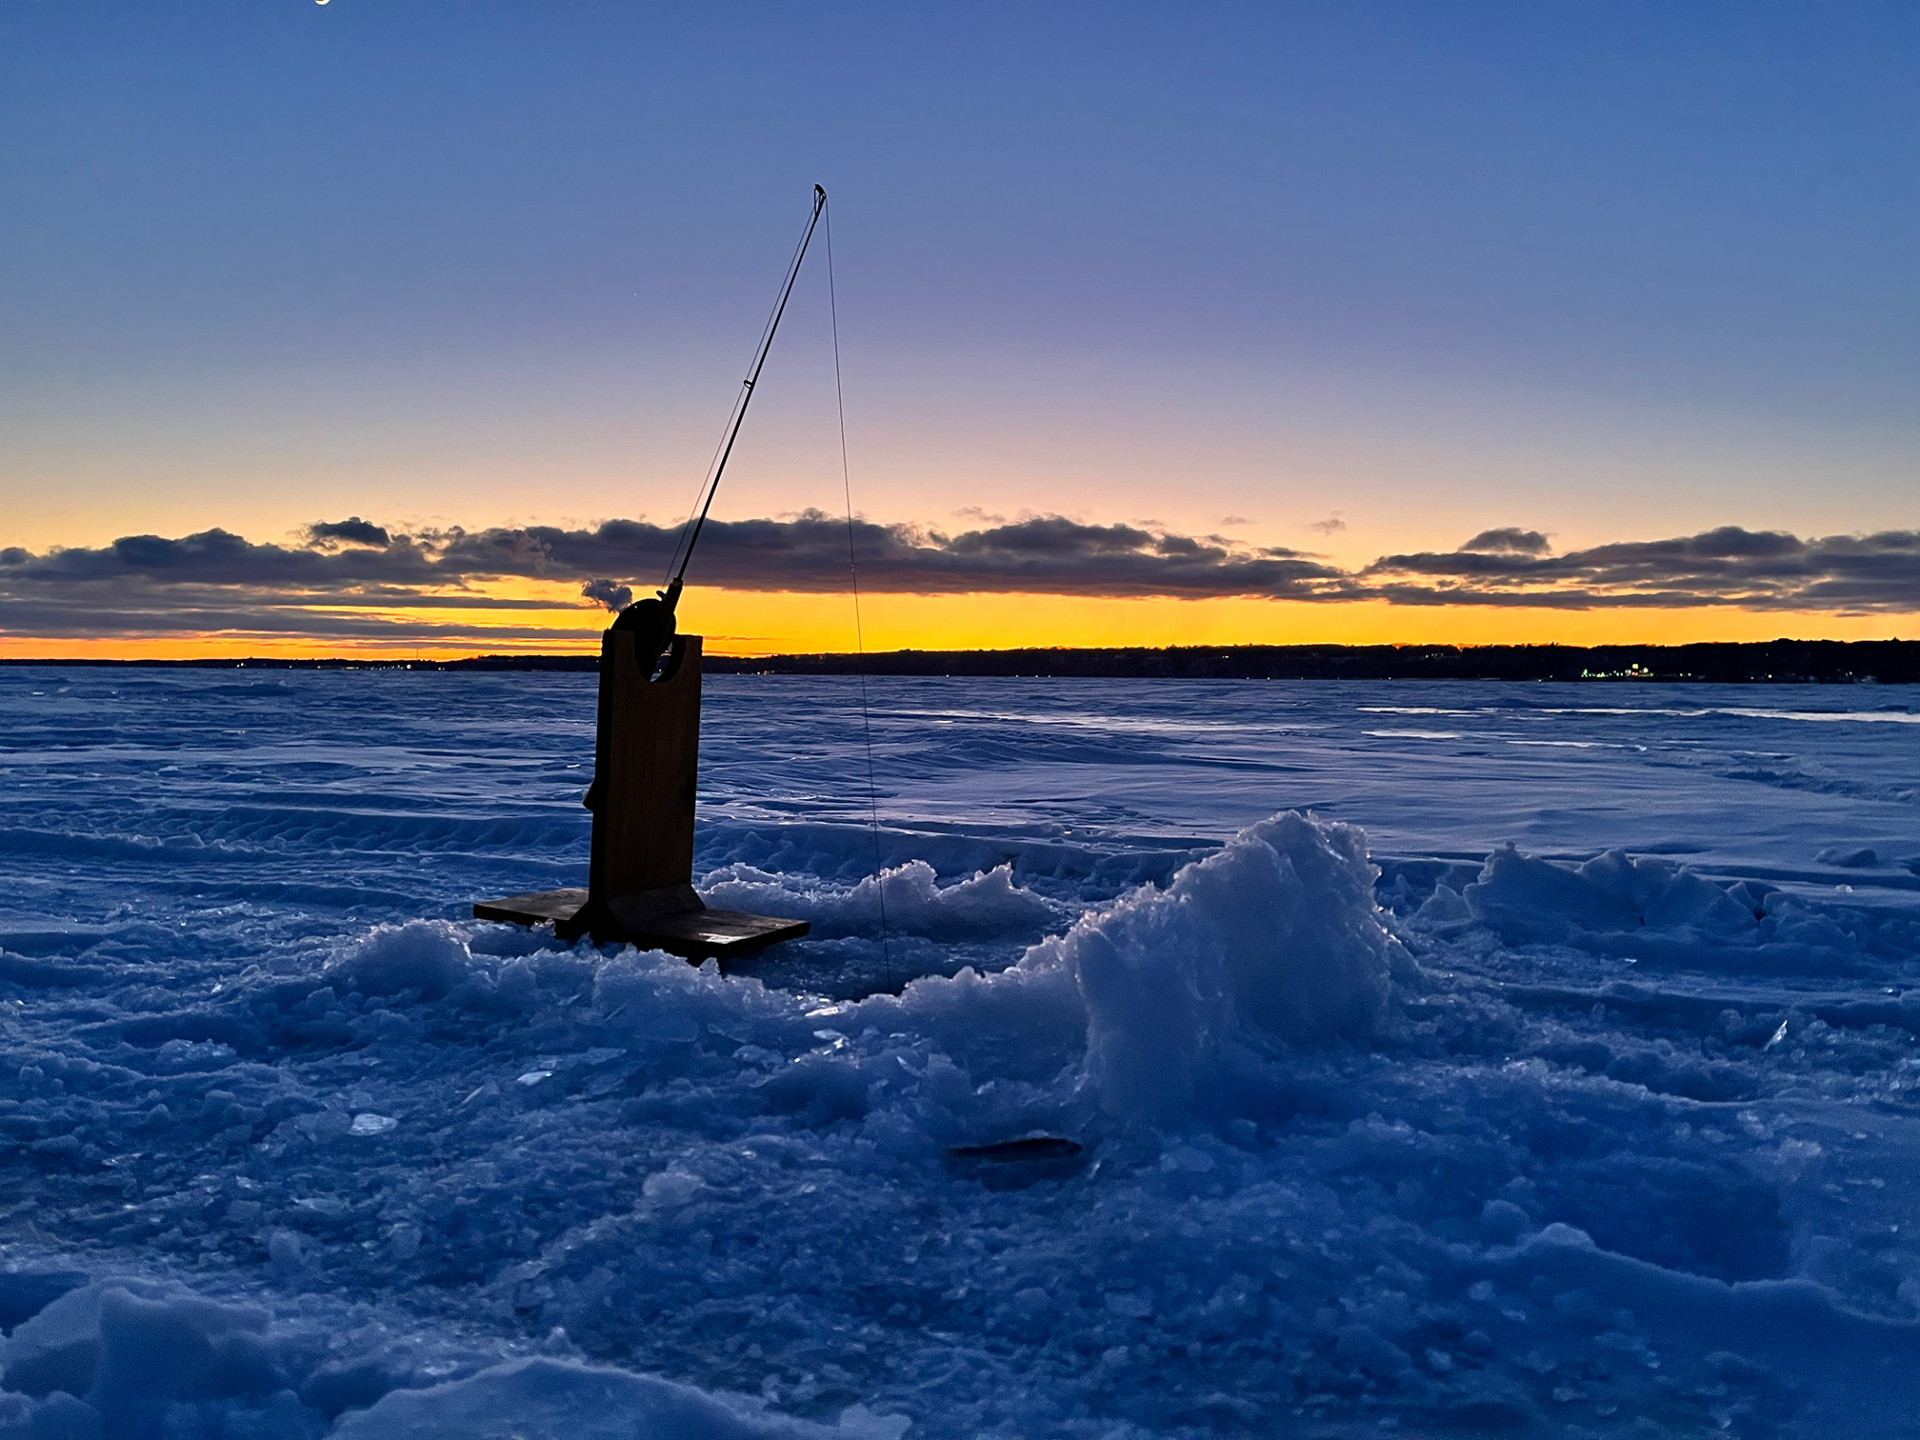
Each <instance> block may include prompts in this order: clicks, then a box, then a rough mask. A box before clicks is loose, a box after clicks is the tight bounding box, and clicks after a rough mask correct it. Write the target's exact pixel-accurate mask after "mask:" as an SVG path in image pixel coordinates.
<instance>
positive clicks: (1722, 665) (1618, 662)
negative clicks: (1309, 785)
mask: <svg viewBox="0 0 1920 1440" xmlns="http://www.w3.org/2000/svg"><path fill="white" fill-rule="evenodd" d="M598 665H599V657H598V656H596V655H592V654H584V655H479V656H474V657H471V658H469V659H464V660H405V659H393V660H377V659H359V658H347V657H341V658H336V659H318V660H284V659H274V658H249V659H204V660H96V659H72V658H60V657H49V658H46V659H11V658H0V666H12V667H21V666H61V667H75V668H88V669H95V668H104V667H125V666H145V667H149V668H156V669H191V670H437V671H467V670H477V671H527V672H540V671H559V672H582V671H584V672H592V671H593V670H595V669H597V668H598ZM706 670H707V673H709V674H714V675H859V674H865V675H899V676H964V677H969V678H995V677H998V678H1008V679H1015V678H1027V679H1123V680H1160V679H1165V680H1513V681H1519V680H1590V681H1619V680H1640V681H1658V682H1666V683H1680V682H1688V681H1691V682H1697V683H1706V684H1736V685H1737V684H1786V685H1804V684H1859V683H1868V682H1876V683H1879V684H1883V685H1910V684H1913V683H1915V682H1916V681H1920V640H1765V641H1751V642H1728V643H1723V644H1715V643H1706V644H1697V645H1467V646H1457V645H1190V646H1173V647H1168V648H1166V649H1148V648H1145V647H1127V648H1090V649H1065V648H1059V649H1026V650H889V651H881V652H876V653H873V654H869V655H852V654H820V655H764V656H754V657H746V658H739V657H732V656H724V655H709V656H707V657H706Z"/></svg>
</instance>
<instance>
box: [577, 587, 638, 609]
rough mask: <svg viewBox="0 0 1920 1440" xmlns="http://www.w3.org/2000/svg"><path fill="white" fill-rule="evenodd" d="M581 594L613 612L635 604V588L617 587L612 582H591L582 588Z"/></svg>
mask: <svg viewBox="0 0 1920 1440" xmlns="http://www.w3.org/2000/svg"><path fill="white" fill-rule="evenodd" d="M580 593H581V594H582V595H584V596H586V597H587V599H589V600H591V601H593V602H594V603H595V604H597V605H604V606H606V607H607V609H609V610H613V611H620V610H624V609H626V608H627V606H629V605H631V604H632V603H633V587H632V586H631V585H616V584H615V583H614V582H613V581H611V580H589V581H587V583H586V584H584V585H582V586H581V587H580Z"/></svg>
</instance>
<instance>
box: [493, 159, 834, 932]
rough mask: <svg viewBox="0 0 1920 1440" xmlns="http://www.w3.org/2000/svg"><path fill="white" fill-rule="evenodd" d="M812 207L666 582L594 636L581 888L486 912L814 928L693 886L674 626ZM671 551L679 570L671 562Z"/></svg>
mask: <svg viewBox="0 0 1920 1440" xmlns="http://www.w3.org/2000/svg"><path fill="white" fill-rule="evenodd" d="M813 195H814V200H813V213H812V214H811V215H810V216H809V217H808V219H807V228H806V231H805V233H804V234H802V235H801V237H800V244H799V247H798V248H797V249H796V250H795V251H794V253H793V259H792V261H791V262H790V263H789V264H788V266H787V274H786V279H785V280H784V281H783V282H782V284H781V287H780V297H779V299H778V300H777V301H776V302H775V304H774V308H773V313H772V315H771V316H770V317H769V318H768V320H767V326H766V329H765V330H764V331H763V332H762V333H761V336H760V345H759V348H758V349H757V350H756V351H755V352H754V359H753V366H752V368H751V369H750V370H749V371H748V372H747V378H746V380H745V382H744V383H743V385H742V387H741V392H740V397H739V398H738V399H737V400H736V401H735V402H734V407H733V413H732V414H731V415H730V416H729V417H728V419H727V427H726V430H725V432H724V434H723V436H722V439H721V444H720V448H719V450H718V451H716V452H715V461H714V466H713V470H712V473H711V474H710V475H709V476H708V477H707V481H706V484H705V485H704V486H703V487H702V496H701V500H700V503H699V505H698V506H697V508H696V509H695V511H694V513H693V514H691V515H689V516H688V517H687V523H686V525H684V526H683V527H682V528H681V531H680V539H679V541H678V542H677V543H676V545H675V547H674V557H673V560H672V561H669V563H668V566H667V570H668V579H667V584H666V588H665V589H663V590H661V591H660V593H659V595H658V596H657V597H656V598H653V599H648V600H640V601H637V602H635V603H634V604H632V605H629V606H627V608H626V609H624V610H622V611H621V612H620V614H619V617H618V618H617V619H615V620H614V622H613V624H612V625H611V626H609V627H608V628H607V630H606V631H605V632H604V633H603V634H602V635H601V637H600V700H599V714H598V718H597V722H596V725H595V728H594V754H593V783H592V784H591V785H590V786H589V787H588V788H587V794H586V799H585V802H584V803H585V804H586V807H587V808H588V809H589V810H591V811H592V812H593V848H592V853H591V858H590V859H589V861H588V866H587V885H586V888H585V889H584V890H583V889H578V888H568V889H564V890H543V891H537V892H533V893H530V894H525V895H509V896H506V897H505V898H504V899H500V900H487V901H482V902H481V903H479V904H477V905H475V906H474V907H473V913H474V915H475V916H476V917H477V918H479V919H482V920H503V921H508V922H511V923H514V924H519V925H541V924H546V923H551V924H552V925H553V927H554V930H555V931H556V932H557V933H558V934H559V936H560V938H562V939H563V940H574V939H577V938H579V937H580V936H581V935H591V936H592V937H593V938H594V939H595V940H599V941H622V940H624V941H630V942H632V943H633V944H636V945H642V946H646V947H649V948H654V949H660V950H666V951H669V952H671V953H672V954H675V955H684V956H686V957H687V958H689V959H692V960H701V959H705V958H707V957H709V956H719V957H722V958H724V957H726V956H730V955H741V954H747V953H750V952H752V951H755V950H759V949H761V948H763V947H764V946H767V945H771V944H773V943H774V942H775V941H779V940H792V939H795V938H797V937H799V936H801V935H805V934H806V933H807V929H808V926H807V923H806V922H805V921H804V920H781V919H776V918H773V917H771V916H766V915H749V914H747V913H746V912H744V911H740V910H716V909H712V908H710V907H709V906H708V905H707V903H706V902H705V901H704V900H702V899H701V898H700V896H699V894H698V892H696V891H695V890H694V888H693V812H694V800H695V794H696V789H697V785H698V780H699V769H700V637H699V636H698V635H680V634H676V633H675V613H674V612H675V610H676V608H677V607H678V605H679V602H680V591H681V587H682V585H683V583H684V581H685V580H686V575H687V562H688V561H689V560H691V559H692V558H693V548H694V546H695V545H697V544H698V543H699V540H700V531H701V529H702V528H703V527H704V526H705V525H706V522H707V513H708V512H709V511H710V510H711V509H712V508H713V497H714V495H715V493H716V492H717V491H718V490H719V488H720V476H721V474H722V473H723V472H724V471H725V470H726V468H727V460H728V458H729V457H730V456H731V455H732V454H733V442H734V440H735V439H736V438H737V437H738V436H739V434H740V422H741V421H742V420H744V419H745V418H746V413H747V406H748V404H749V403H750V402H751V401H752V399H753V390H754V386H755V385H756V384H757V383H758V382H759V379H760V371H761V368H762V367H763V366H765V364H766V363H767V353H768V351H769V350H771V349H772V347H773V336H774V332H775V331H776V330H778V329H779V328H780V317H781V316H782V315H784V314H785V313H786V308H787V300H788V298H789V297H790V296H791V295H792V294H793V282H794V280H795V279H796V278H797V277H798V275H799V273H800V262H801V261H802V260H803V259H805V258H806V253H807V246H808V244H809V243H810V242H811V241H812V239H813V232H814V227H815V226H817V225H818V224H819V223H820V212H821V210H822V209H823V208H824V207H825V205H826V203H827V192H826V191H825V190H824V189H822V188H821V187H820V186H818V185H816V186H814V187H813ZM676 562H677V568H676Z"/></svg>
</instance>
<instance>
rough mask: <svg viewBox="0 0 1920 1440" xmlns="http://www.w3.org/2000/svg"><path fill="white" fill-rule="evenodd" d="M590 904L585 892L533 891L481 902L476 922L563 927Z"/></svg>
mask: <svg viewBox="0 0 1920 1440" xmlns="http://www.w3.org/2000/svg"><path fill="white" fill-rule="evenodd" d="M586 903H587V892H586V891H585V890H581V889H568V890H533V891H529V892H528V893H527V894H525V895H507V896H504V897H503V898H501V899H499V900H481V901H479V902H477V903H476V904H475V905H474V907H473V918H474V919H476V920H502V921H505V922H506V923H507V924H509V925H543V924H546V923H547V922H549V921H551V922H552V923H553V924H555V925H562V924H565V923H566V922H567V921H569V920H571V919H573V917H574V916H576V915H578V914H579V913H580V911H581V909H582V908H583V907H584V906H585V905H586Z"/></svg>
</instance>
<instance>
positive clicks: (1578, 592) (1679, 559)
mask: <svg viewBox="0 0 1920 1440" xmlns="http://www.w3.org/2000/svg"><path fill="white" fill-rule="evenodd" d="M1495 536H1519V537H1522V540H1523V541H1524V542H1525V543H1524V544H1519V545H1516V544H1507V545H1505V546H1500V547H1496V546H1493V545H1482V544H1481V542H1483V541H1487V540H1488V539H1489V537H1495ZM1534 541H1538V542H1539V544H1538V546H1537V547H1536V546H1534V545H1533V543H1532V542H1534ZM1545 550H1546V544H1545V539H1544V537H1542V536H1540V535H1539V534H1538V533H1537V532H1535V531H1498V530H1496V531H1487V532H1485V533H1483V534H1481V535H1477V536H1475V537H1474V539H1473V540H1470V541H1468V542H1467V545H1466V546H1465V547H1463V548H1462V549H1460V550H1455V551H1451V552H1447V553H1440V554H1412V555H1385V556H1382V557H1381V558H1380V559H1378V560H1376V561H1374V562H1373V564H1371V565H1369V566H1367V567H1366V568H1365V569H1364V570H1361V571H1359V572H1358V573H1357V575H1356V577H1355V578H1356V579H1357V580H1358V581H1360V582H1361V583H1362V584H1364V585H1366V586H1367V587H1368V588H1369V589H1370V590H1372V591H1373V592H1374V593H1375V594H1377V595H1379V597H1380V598H1381V599H1384V600H1388V601H1391V602H1393V603H1395V604H1400V605H1525V606H1549V607H1553V608H1557V609H1577V610H1591V609H1602V608H1634V609H1647V608H1653V609H1692V608H1698V607H1701V606H1730V607H1738V608H1740V609H1743V610H1819V611H1842V612H1852V613H1888V612H1892V613H1899V612H1907V611H1913V610H1920V531H1913V530H1883V531H1880V532H1878V533H1876V534H1872V535H1829V536H1825V537H1819V538H1811V539H1805V540H1803V539H1801V538H1800V537H1798V536H1796V535H1789V534H1786V533H1785V532H1782V531H1778V530H1747V529H1743V528H1742V527H1740V526H1737V525H1725V526H1722V527H1721V528H1719V529H1717V530H1708V531H1705V532H1703V533H1701V534H1699V535H1686V536H1680V537H1678V538H1675V539H1672V540H1641V541H1623V542H1619V543H1615V544H1609V545H1595V546H1592V547H1591V548H1589V549H1585V550H1575V551H1571V552H1569V553H1567V554H1565V555H1550V554H1546V553H1544V552H1545Z"/></svg>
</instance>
